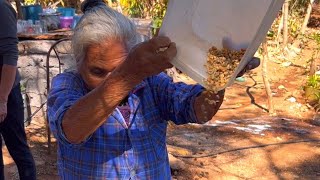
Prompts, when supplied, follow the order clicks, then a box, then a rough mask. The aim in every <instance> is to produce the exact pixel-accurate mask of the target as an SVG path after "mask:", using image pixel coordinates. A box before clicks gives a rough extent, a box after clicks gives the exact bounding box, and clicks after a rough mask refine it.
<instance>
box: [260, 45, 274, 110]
mask: <svg viewBox="0 0 320 180" xmlns="http://www.w3.org/2000/svg"><path fill="white" fill-rule="evenodd" d="M262 55H263V58H262V78H263V83H264V87H265V90H266V93H267V96H268V109H269V115H272V116H273V115H275V110H274V106H273V101H272V91H271V88H270V83H269V79H268V70H267V63H268V60H269V55H268V43H267V40H265V41H264V42H263V44H262Z"/></svg>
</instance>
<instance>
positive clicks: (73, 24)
mask: <svg viewBox="0 0 320 180" xmlns="http://www.w3.org/2000/svg"><path fill="white" fill-rule="evenodd" d="M81 17H82V15H75V16H73V22H72V26H71V28H72V29H74V28H75V27H76V26H77V24H78V22H79V21H80V19H81Z"/></svg>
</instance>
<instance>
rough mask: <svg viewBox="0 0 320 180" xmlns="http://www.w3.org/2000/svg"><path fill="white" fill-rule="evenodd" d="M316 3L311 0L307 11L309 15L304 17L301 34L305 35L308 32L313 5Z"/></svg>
mask: <svg viewBox="0 0 320 180" xmlns="http://www.w3.org/2000/svg"><path fill="white" fill-rule="evenodd" d="M313 3H314V0H310V2H309V4H308V9H307V14H306V16H305V17H304V21H303V24H302V28H301V34H304V33H305V32H306V29H307V26H308V22H309V19H310V16H311V12H312V5H313Z"/></svg>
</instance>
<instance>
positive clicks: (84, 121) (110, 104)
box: [61, 37, 176, 144]
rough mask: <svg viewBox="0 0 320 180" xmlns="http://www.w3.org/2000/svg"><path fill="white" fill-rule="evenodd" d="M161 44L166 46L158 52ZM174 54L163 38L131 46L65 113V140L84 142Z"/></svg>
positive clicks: (170, 44)
mask: <svg viewBox="0 0 320 180" xmlns="http://www.w3.org/2000/svg"><path fill="white" fill-rule="evenodd" d="M163 47H168V49H166V50H165V51H162V52H158V49H160V48H163ZM175 55H176V47H175V44H174V43H171V41H170V39H169V38H166V37H156V38H154V39H151V40H150V41H148V42H145V43H142V44H140V45H138V46H137V47H136V48H134V49H133V51H132V52H130V53H129V55H128V57H127V59H126V60H125V61H124V63H122V64H121V65H119V66H118V67H117V68H116V69H115V70H114V71H112V72H111V73H110V74H109V75H108V76H107V77H106V79H105V80H104V81H103V83H101V84H100V85H99V86H98V87H97V88H95V89H94V90H92V91H91V92H90V93H88V94H86V95H85V96H84V97H82V98H80V99H79V100H77V101H76V102H75V103H74V104H73V105H71V106H70V108H69V109H68V110H67V111H66V112H65V114H64V115H63V119H62V127H61V128H62V131H63V133H64V135H65V137H66V139H67V140H68V141H69V142H70V143H72V144H79V143H81V142H83V141H85V140H86V139H87V138H88V137H89V136H90V135H91V134H92V133H93V132H95V131H96V130H97V129H98V128H99V127H100V126H101V125H102V124H103V123H104V122H105V121H106V119H107V118H108V117H109V116H110V114H111V113H112V112H113V111H114V109H115V108H116V106H117V105H118V104H119V103H120V102H121V100H122V99H123V98H124V97H126V96H127V95H128V93H129V92H130V91H131V90H132V89H133V88H134V87H135V86H136V85H138V84H139V83H140V82H141V81H142V80H143V79H144V78H146V77H149V76H152V75H156V74H158V73H160V72H161V71H163V70H164V69H166V68H169V67H171V66H172V65H171V64H170V63H169V61H170V60H171V59H172V58H173V57H174V56H175Z"/></svg>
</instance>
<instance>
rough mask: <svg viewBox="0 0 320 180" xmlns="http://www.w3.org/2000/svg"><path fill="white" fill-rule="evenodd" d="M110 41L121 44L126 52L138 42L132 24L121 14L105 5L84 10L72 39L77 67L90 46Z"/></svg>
mask: <svg viewBox="0 0 320 180" xmlns="http://www.w3.org/2000/svg"><path fill="white" fill-rule="evenodd" d="M111 40H117V41H119V42H122V43H123V44H124V45H125V46H126V48H127V49H128V51H130V50H131V48H132V47H134V46H135V45H136V44H138V43H139V42H140V41H139V36H138V33H137V31H136V27H135V25H134V23H133V22H132V21H131V20H130V19H128V18H127V17H125V16H124V15H122V14H121V13H119V12H117V11H115V10H113V9H112V8H110V7H107V6H105V5H98V6H94V7H92V8H90V9H88V10H86V11H85V13H84V15H83V16H82V18H81V19H80V21H79V23H78V24H77V26H76V28H75V29H74V35H73V38H72V47H73V53H74V56H75V59H76V62H77V67H78V68H79V66H80V65H81V63H82V62H83V61H84V59H85V57H86V52H87V50H88V47H89V46H90V45H93V44H100V43H102V42H103V43H105V42H106V43H107V42H108V41H111Z"/></svg>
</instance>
